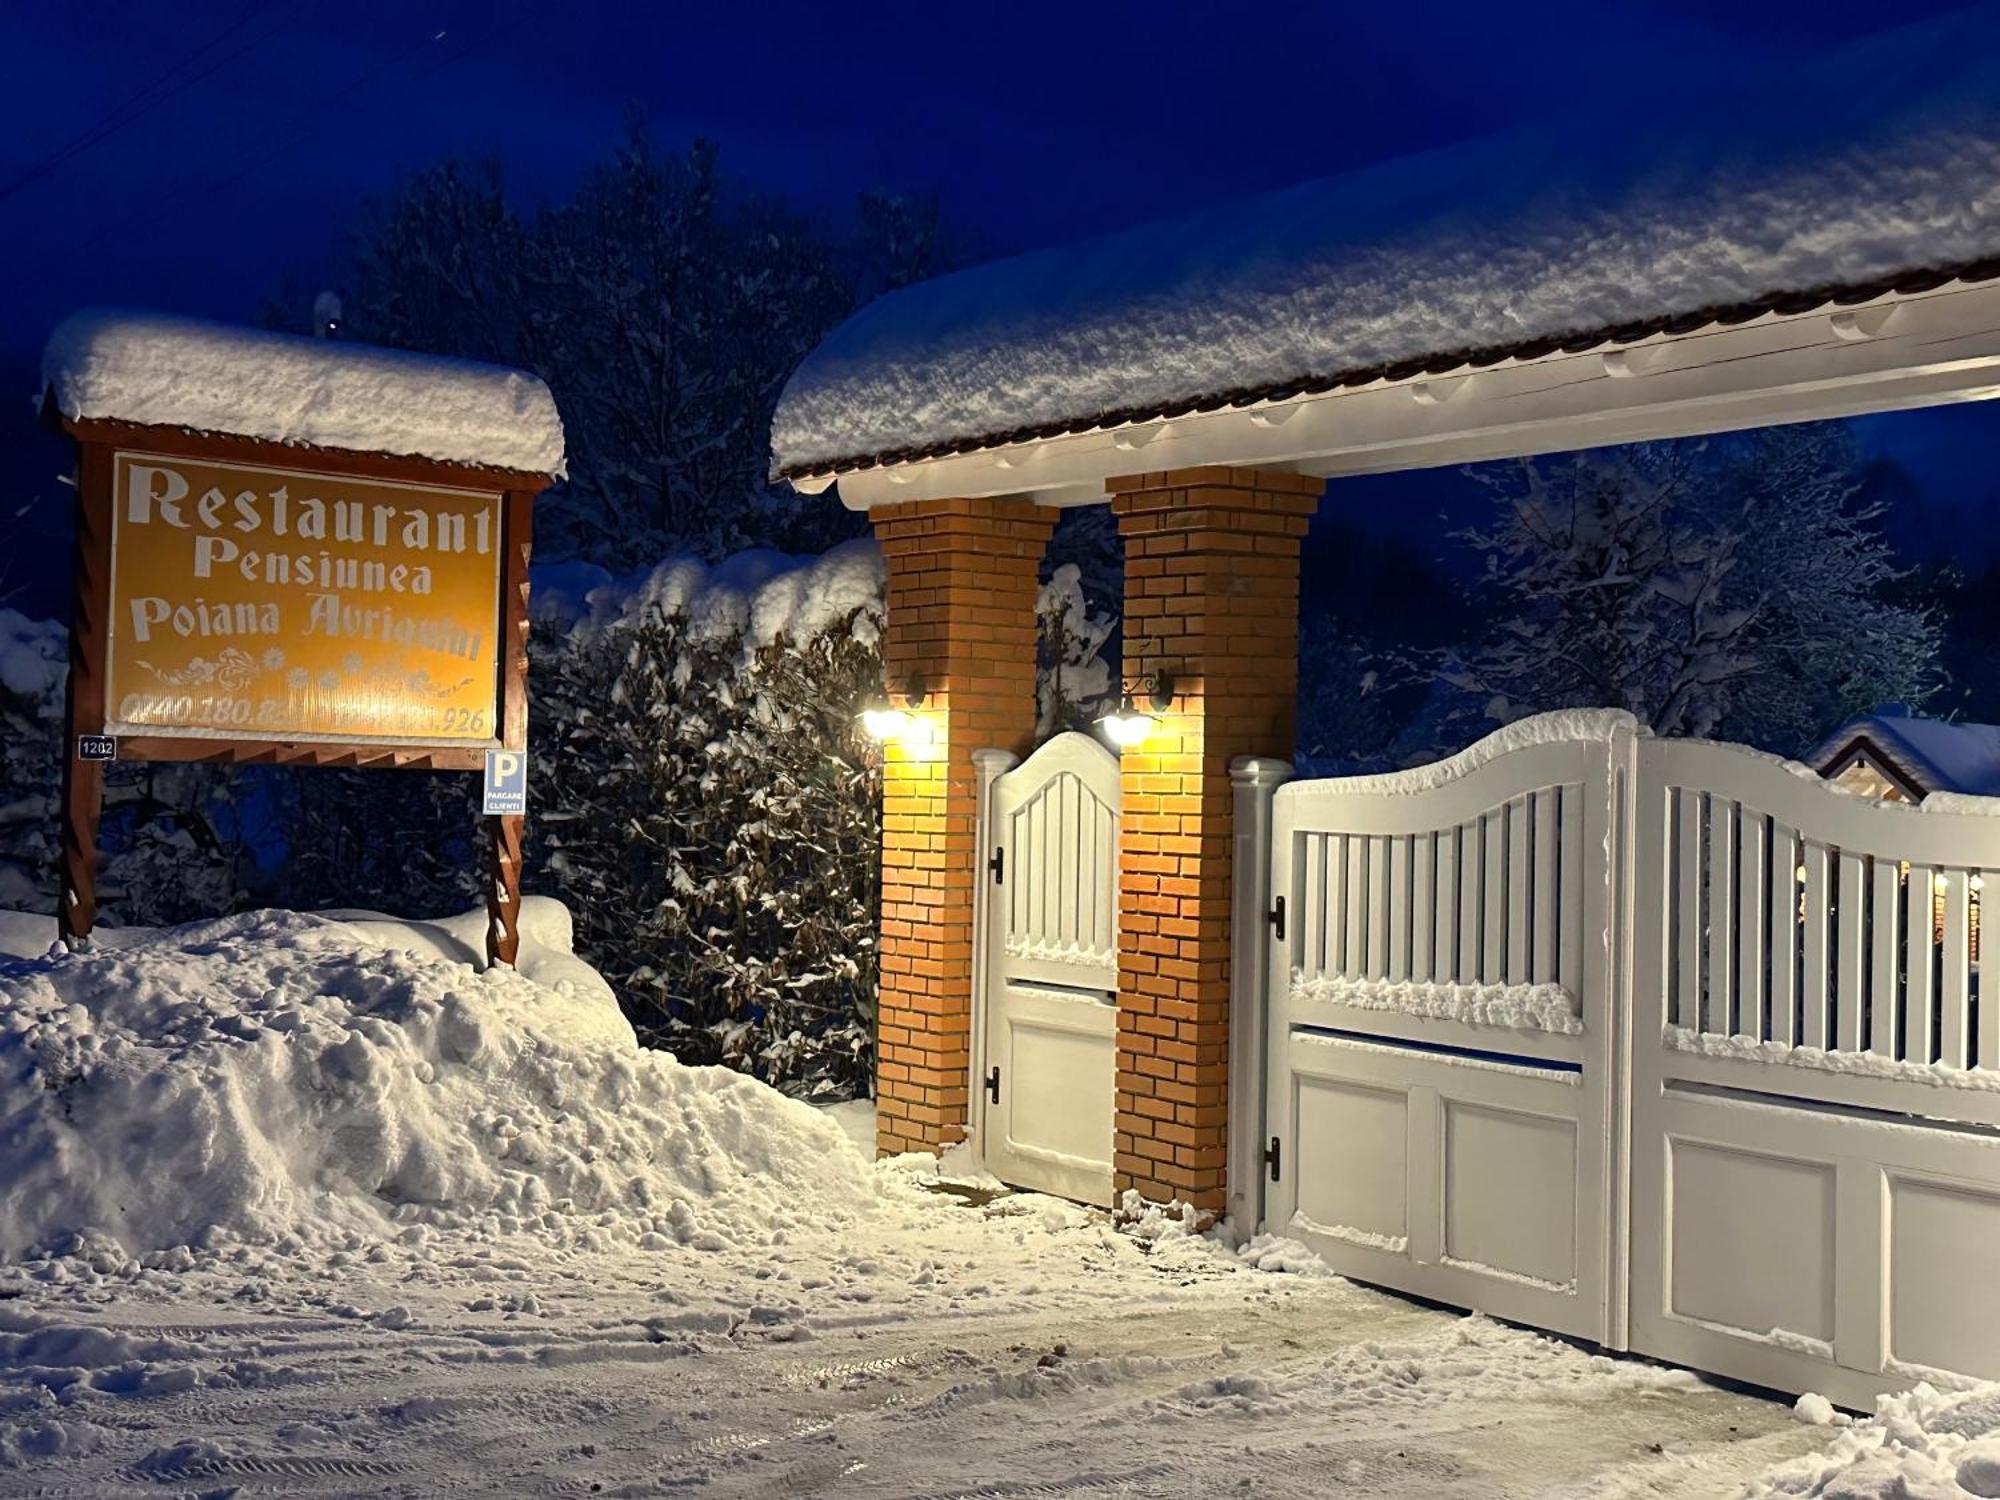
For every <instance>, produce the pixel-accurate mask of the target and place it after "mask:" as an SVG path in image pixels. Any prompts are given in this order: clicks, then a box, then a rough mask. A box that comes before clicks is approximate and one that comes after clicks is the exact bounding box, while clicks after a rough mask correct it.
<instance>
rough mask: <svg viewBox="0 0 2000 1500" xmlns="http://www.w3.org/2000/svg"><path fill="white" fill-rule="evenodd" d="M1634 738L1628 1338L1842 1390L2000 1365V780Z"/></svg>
mask: <svg viewBox="0 0 2000 1500" xmlns="http://www.w3.org/2000/svg"><path fill="white" fill-rule="evenodd" d="M1640 756H1641V766H1642V776H1641V798H1640V803H1639V818H1638V828H1637V851H1638V866H1639V902H1638V907H1637V911H1636V919H1637V925H1636V932H1637V937H1638V942H1637V947H1636V953H1635V979H1636V985H1635V996H1634V998H1635V1005H1636V1012H1637V1018H1638V1024H1637V1028H1636V1033H1635V1034H1636V1035H1637V1036H1638V1037H1640V1038H1642V1039H1643V1042H1642V1045H1639V1046H1638V1047H1636V1048H1635V1055H1634V1083H1635V1088H1634V1113H1633V1137H1632V1139H1633V1194H1634V1197H1633V1227H1634V1236H1633V1243H1634V1265H1633V1282H1632V1317H1633V1343H1634V1345H1635V1346H1636V1347H1639V1348H1643V1349H1645V1350H1646V1351H1647V1352H1648V1353H1653V1354H1658V1355H1661V1356H1663V1357H1665V1358H1668V1359H1673V1360H1677V1361H1680V1362H1682V1363H1686V1364H1692V1365H1696V1366H1699V1367H1701V1368H1703V1369H1709V1370H1716V1371H1719V1372H1722V1373H1724V1374H1730V1375H1735V1376H1738V1377H1740V1378H1743V1379H1748V1380H1754V1381H1757V1382H1760V1383H1762V1384H1766V1385H1773V1386H1778V1387H1781V1388H1784V1389H1790V1390H1803V1389H1808V1388H1810V1389H1814V1390H1819V1391H1822V1392H1824V1393H1826V1394H1827V1395H1829V1396H1832V1397H1833V1398H1834V1399H1836V1400H1839V1401H1843V1402H1845V1403H1847V1404H1850V1405H1862V1406H1865V1405H1867V1404H1869V1403H1871V1402H1872V1400H1873V1397H1874V1395H1875V1394H1876V1393H1877V1392H1879V1391H1883V1390H1887V1389H1892V1388H1896V1387H1900V1386H1906V1385H1908V1384H1909V1383H1910V1382H1911V1381H1912V1380H1915V1379H1919V1378H1925V1377H1929V1378H1932V1379H1937V1378H1938V1377H1939V1375H1940V1373H1944V1374H1948V1375H1955V1376H1980V1377H1986V1378H1994V1377H2000V1004H1996V1003H1995V1000H1994V997H1990V996H1982V995H1981V993H1980V984H1979V965H1978V961H1977V960H1978V946H1977V945H1978V919H1979V906H1980V892H1981V890H1982V888H1983V887H1984V884H1985V882H1986V881H1987V880H1989V879H1994V878H1995V872H2000V817H1996V816H1995V813H1996V812H2000V803H1994V802H1991V801H1987V800H1985V799H1982V800H1981V802H1979V803H1973V802H1970V801H1969V800H1968V799H1949V798H1932V799H1931V800H1930V801H1929V802H1928V803H1926V804H1925V805H1924V806H1923V807H1922V808H1911V807H1906V806H1898V805H1894V804H1889V803H1882V802H1875V801H1872V800H1867V799H1864V798H1859V797H1856V796H1854V795H1851V794H1848V793H1844V792H1842V791H1839V790H1837V789H1835V788H1833V787H1831V786H1829V785H1828V784H1826V783H1824V782H1821V781H1818V780H1816V779H1811V778H1809V777H1807V776H1804V775H1801V774H1800V769H1801V768H1799V767H1795V766H1786V765H1785V764H1783V763H1782V762H1777V761H1773V760H1771V759H1770V758H1769V757H1765V756H1761V755H1757V754H1755V753H1754V752H1751V751H1747V750H1742V749H1739V748H1737V747H1734V746H1729V745H1716V744H1703V743H1697V742H1678V741H1649V742H1647V743H1646V744H1644V745H1642V746H1641V749H1640ZM1954 804H1955V805H1954Z"/></svg>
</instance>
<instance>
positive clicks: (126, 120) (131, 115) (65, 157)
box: [0, 0, 285, 203]
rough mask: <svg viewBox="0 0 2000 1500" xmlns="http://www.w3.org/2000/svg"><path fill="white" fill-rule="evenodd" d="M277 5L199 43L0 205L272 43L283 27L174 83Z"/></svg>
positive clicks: (8, 190) (5, 193)
mask: <svg viewBox="0 0 2000 1500" xmlns="http://www.w3.org/2000/svg"><path fill="white" fill-rule="evenodd" d="M276 3H277V0H264V3H263V4H260V5H255V6H252V7H251V8H250V9H249V10H247V11H245V12H244V13H243V14H242V15H240V16H238V17H237V18H236V19H235V20H234V21H232V22H230V23H229V24H228V25H227V26H225V27H223V28H222V30H220V31H218V32H217V33H216V34H215V35H214V36H212V37H210V38H209V39H208V40H207V41H206V42H204V43H202V45H201V46H199V47H197V48H195V50H194V51H193V52H191V53H189V54H188V55H187V56H186V57H184V58H182V59H181V61H180V62H178V63H176V64H175V65H174V66H173V67H171V68H169V69H167V71H166V72H164V73H162V74H160V75H159V76H158V77H157V78H155V79H153V81H152V82H150V83H148V84H147V85H146V86H145V87H144V88H142V89H140V90H139V91H138V92H137V93H136V94H133V95H132V96H130V97H129V98H127V99H126V100H125V102H124V103H122V104H120V105H119V106H118V107H117V108H116V109H113V110H111V111H110V112H109V113H107V114H105V115H103V116H101V117H100V118H99V119H97V120H96V121H95V122H94V123H92V124H91V125H89V126H87V127H85V129H84V130H83V131H82V132H81V133H79V134H78V135H76V136H74V137H72V138H71V139H70V140H69V141H67V142H65V143H64V144H63V145H61V146H59V147H57V148H56V149H55V150H54V151H52V152H50V153H49V154H48V155H47V156H45V157H43V158H42V159H41V160H40V161H38V162H36V163H35V164H34V165H33V166H31V167H29V168H28V170H27V171H25V172H23V173H22V174H21V175H20V176H19V177H16V178H15V179H14V180H13V181H12V182H10V183H8V184H7V185H6V186H5V187H0V203H3V202H5V201H6V200H7V199H9V198H11V197H13V196H14V195H15V194H16V193H18V192H20V191H21V190H22V189H23V188H26V187H29V186H31V185H33V184H34V183H36V182H39V181H41V179H42V178H44V177H46V176H48V175H49V173H51V172H53V171H55V169H56V168H57V167H60V166H61V165H62V164H63V163H64V162H66V161H69V160H70V159H71V158H73V157H75V156H78V155H81V154H82V153H83V152H85V151H88V150H89V149H90V148H91V147H92V146H95V145H97V144H98V143H99V142H101V141H105V140H108V139H110V138H111V137H112V136H114V135H116V134H117V133H118V132H119V131H120V130H123V129H124V128H125V127H126V126H127V125H130V124H131V123H132V122H133V121H135V120H137V119H139V118H140V117H141V116H143V115H145V114H148V113H150V112H151V111H152V110H155V109H157V108H159V107H160V106H161V105H162V104H165V103H166V102H167V101H168V100H170V99H175V98H178V97H179V96H180V95H182V94H184V93H186V92H187V91H188V90H189V89H191V88H193V87H194V86H195V85H196V84H197V83H200V82H201V81H202V80H203V79H205V78H208V77H210V76H211V75H213V74H214V73H215V72H217V71H218V70H219V69H222V68H225V67H227V66H228V65H229V64H230V63H232V62H234V61H236V59H237V58H239V57H242V56H243V55H244V54H245V53H247V52H251V51H254V50H255V49H256V48H258V47H261V46H262V45H263V44H264V43H265V42H268V41H269V40H271V38H272V37H274V36H276V35H278V33H279V32H281V31H283V30H284V29H285V28H284V26H283V25H278V26H274V27H272V28H271V29H270V30H269V31H266V32H263V33H261V34H259V35H257V36H253V37H251V38H250V39H249V40H248V41H246V42H244V44H243V45H242V46H240V47H237V48H234V49H232V50H231V51H229V52H227V53H225V54H223V55H222V56H221V57H218V58H216V59H215V60H214V61H213V62H211V63H210V64H209V65H208V66H207V67H205V68H203V69H201V71H200V72H198V73H194V74H191V75H190V76H188V77H186V78H183V79H181V80H180V81H179V82H178V83H175V82H173V79H174V75H175V74H177V73H179V72H181V71H182V70H183V69H185V68H190V67H193V66H194V65H195V64H196V63H198V62H200V61H201V59H202V58H203V57H204V56H206V55H207V54H208V53H209V52H211V51H213V50H214V49H215V48H216V47H218V46H220V45H221V44H222V43H223V42H225V41H227V40H228V39H229V38H230V37H231V36H233V35H235V34H236V33H237V32H239V31H241V30H242V29H243V28H244V27H245V26H247V25H249V24H250V22H252V21H254V20H256V19H257V18H258V17H259V16H262V15H264V14H265V13H266V12H268V11H269V10H270V9H271V7H272V6H273V5H275V4H276Z"/></svg>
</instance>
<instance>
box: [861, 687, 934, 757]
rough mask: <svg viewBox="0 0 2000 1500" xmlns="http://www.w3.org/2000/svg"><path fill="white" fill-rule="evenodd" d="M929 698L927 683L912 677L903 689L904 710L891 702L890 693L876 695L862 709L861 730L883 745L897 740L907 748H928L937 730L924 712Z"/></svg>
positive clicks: (884, 692)
mask: <svg viewBox="0 0 2000 1500" xmlns="http://www.w3.org/2000/svg"><path fill="white" fill-rule="evenodd" d="M926 696H927V694H926V692H925V689H924V680H923V678H921V677H918V676H915V675H912V676H911V677H910V678H909V679H908V680H907V681H906V682H905V683H904V685H903V705H904V706H903V707H901V708H898V707H896V705H895V704H894V703H892V702H890V700H889V695H888V693H887V692H886V691H883V692H879V693H875V694H873V695H872V696H871V697H870V698H869V699H868V701H867V702H866V703H864V704H862V705H861V727H862V729H863V730H865V731H866V732H867V734H868V737H869V738H870V739H873V740H880V741H881V742H882V743H883V744H887V743H889V741H891V740H895V741H897V742H898V743H900V744H904V745H928V744H929V743H930V742H931V739H932V736H933V733H934V730H933V728H932V725H931V721H930V720H929V719H927V718H925V717H924V715H923V713H922V712H921V710H922V708H923V706H924V699H925V697H926Z"/></svg>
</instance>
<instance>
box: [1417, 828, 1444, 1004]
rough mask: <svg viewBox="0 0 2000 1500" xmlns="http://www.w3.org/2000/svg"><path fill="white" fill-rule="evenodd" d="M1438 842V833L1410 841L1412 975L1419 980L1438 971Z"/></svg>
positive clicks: (1421, 980) (1424, 834)
mask: <svg viewBox="0 0 2000 1500" xmlns="http://www.w3.org/2000/svg"><path fill="white" fill-rule="evenodd" d="M1437 843H1438V836H1437V835H1436V834H1434V833H1420V834H1418V835H1417V836H1416V837H1415V838H1414V839H1412V840H1411V842H1410V863H1411V867H1412V868H1411V870H1410V978H1412V979H1413V980H1415V981H1416V982H1417V983H1419V984H1425V983H1428V982H1429V980H1430V978H1431V976H1432V975H1433V974H1435V973H1436V972H1437V969H1436V968H1435V967H1434V965H1435V963H1436V959H1435V958H1434V956H1433V955H1434V952H1435V945H1436V943H1437Z"/></svg>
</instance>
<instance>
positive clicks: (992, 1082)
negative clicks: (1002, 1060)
mask: <svg viewBox="0 0 2000 1500" xmlns="http://www.w3.org/2000/svg"><path fill="white" fill-rule="evenodd" d="M986 1097H987V1098H989V1099H991V1100H992V1101H993V1102H994V1103H995V1104H998V1103H999V1102H1000V1065H999V1064H998V1063H995V1064H994V1065H993V1070H992V1071H991V1072H989V1073H988V1074H987V1075H986Z"/></svg>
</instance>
